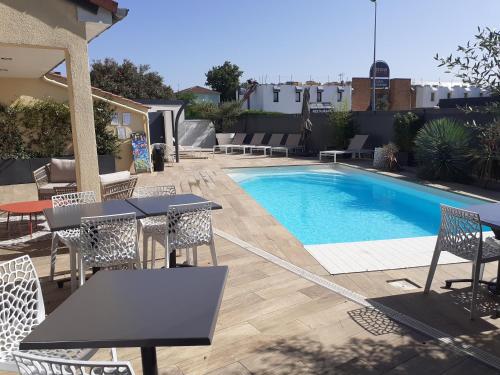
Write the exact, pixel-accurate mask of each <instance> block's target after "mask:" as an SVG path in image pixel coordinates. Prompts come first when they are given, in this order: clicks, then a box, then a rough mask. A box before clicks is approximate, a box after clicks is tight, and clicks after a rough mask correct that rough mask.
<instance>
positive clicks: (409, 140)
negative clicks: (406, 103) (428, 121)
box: [394, 112, 423, 165]
mask: <svg viewBox="0 0 500 375" xmlns="http://www.w3.org/2000/svg"><path fill="white" fill-rule="evenodd" d="M422 125H423V124H422V119H421V118H420V117H419V116H418V115H417V114H415V113H413V112H406V113H397V114H396V115H395V116H394V141H395V143H396V145H397V146H398V148H399V154H398V160H399V164H400V165H413V163H414V155H413V151H414V141H415V137H416V135H417V132H418V130H419V129H420V128H421V127H422Z"/></svg>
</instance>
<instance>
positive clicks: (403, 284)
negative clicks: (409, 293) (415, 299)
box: [387, 279, 422, 290]
mask: <svg viewBox="0 0 500 375" xmlns="http://www.w3.org/2000/svg"><path fill="white" fill-rule="evenodd" d="M387 284H389V285H390V286H393V287H395V288H398V289H403V290H415V289H420V288H422V287H421V286H420V285H418V284H416V283H414V282H413V281H411V280H409V279H396V280H387Z"/></svg>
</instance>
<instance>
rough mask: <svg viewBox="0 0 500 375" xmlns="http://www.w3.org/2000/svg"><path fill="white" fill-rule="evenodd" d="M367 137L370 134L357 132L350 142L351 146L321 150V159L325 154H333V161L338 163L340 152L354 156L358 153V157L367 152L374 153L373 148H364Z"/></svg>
mask: <svg viewBox="0 0 500 375" xmlns="http://www.w3.org/2000/svg"><path fill="white" fill-rule="evenodd" d="M367 139H368V135H361V134H357V135H355V136H354V137H353V138H352V139H351V141H350V142H349V146H348V147H347V150H328V151H320V152H319V160H320V161H321V160H322V158H323V157H325V156H333V162H334V163H336V162H337V155H340V154H352V155H353V157H356V155H358V157H361V154H365V153H366V154H371V153H373V150H369V149H364V148H363V146H364V145H365V143H366V141H367Z"/></svg>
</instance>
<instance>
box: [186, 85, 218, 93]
mask: <svg viewBox="0 0 500 375" xmlns="http://www.w3.org/2000/svg"><path fill="white" fill-rule="evenodd" d="M179 92H192V93H193V94H220V92H218V91H214V90H210V89H207V88H206V87H201V86H193V87H190V88H187V89H184V90H181V91H179Z"/></svg>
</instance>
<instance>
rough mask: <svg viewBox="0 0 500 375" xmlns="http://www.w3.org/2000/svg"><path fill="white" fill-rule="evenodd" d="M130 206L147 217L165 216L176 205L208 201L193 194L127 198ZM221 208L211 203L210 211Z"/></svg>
mask: <svg viewBox="0 0 500 375" xmlns="http://www.w3.org/2000/svg"><path fill="white" fill-rule="evenodd" d="M126 201H127V202H129V203H130V204H131V205H133V206H134V207H136V208H137V209H139V210H141V211H142V212H144V213H145V214H146V215H147V216H158V215H165V214H166V213H167V211H168V207H169V206H171V205H176V204H190V203H202V202H207V201H208V200H207V199H205V198H203V197H200V196H198V195H195V194H176V195H165V196H161V197H145V198H128V199H126ZM221 208H222V206H221V205H219V204H217V203H214V202H212V209H213V210H219V209H221Z"/></svg>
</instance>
